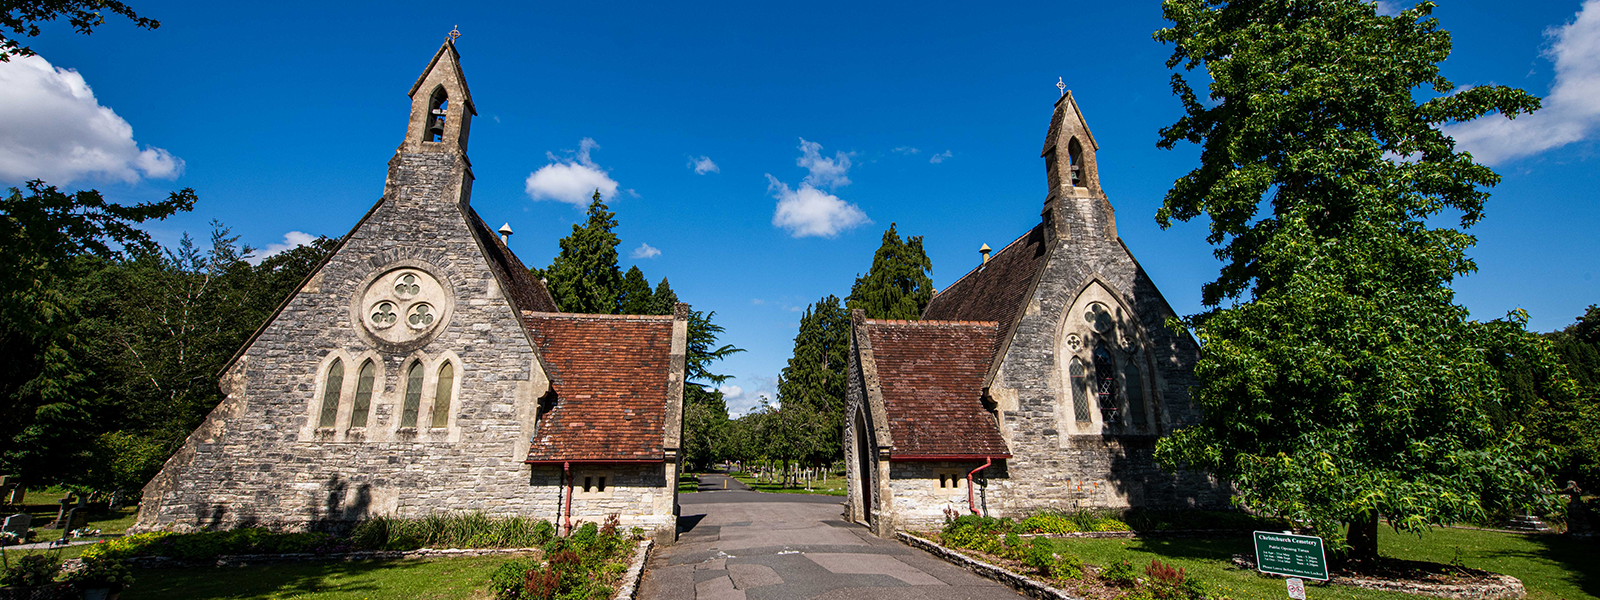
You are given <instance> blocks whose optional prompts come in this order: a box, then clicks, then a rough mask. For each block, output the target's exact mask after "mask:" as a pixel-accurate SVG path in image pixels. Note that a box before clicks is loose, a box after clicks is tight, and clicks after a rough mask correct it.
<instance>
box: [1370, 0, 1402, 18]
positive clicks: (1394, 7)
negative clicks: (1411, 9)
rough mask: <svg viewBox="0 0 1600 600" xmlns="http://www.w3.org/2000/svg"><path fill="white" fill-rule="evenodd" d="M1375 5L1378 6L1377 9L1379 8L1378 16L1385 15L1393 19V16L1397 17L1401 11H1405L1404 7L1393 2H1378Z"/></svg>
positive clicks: (1382, 0)
mask: <svg viewBox="0 0 1600 600" xmlns="http://www.w3.org/2000/svg"><path fill="white" fill-rule="evenodd" d="M1374 4H1376V5H1377V7H1378V14H1380V15H1383V16H1385V17H1393V16H1396V15H1399V14H1400V11H1403V10H1405V7H1403V6H1401V5H1399V4H1395V3H1393V2H1386V1H1385V0H1378V1H1377V2H1375V3H1374Z"/></svg>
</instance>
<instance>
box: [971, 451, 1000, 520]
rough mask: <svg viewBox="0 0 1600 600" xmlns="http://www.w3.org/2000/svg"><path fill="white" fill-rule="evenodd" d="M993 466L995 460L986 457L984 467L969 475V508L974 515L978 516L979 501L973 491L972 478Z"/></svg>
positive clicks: (974, 470)
mask: <svg viewBox="0 0 1600 600" xmlns="http://www.w3.org/2000/svg"><path fill="white" fill-rule="evenodd" d="M992 464H994V458H993V457H990V456H985V457H983V466H981V467H978V468H976V469H973V470H972V471H971V472H969V473H967V508H968V509H971V510H972V514H978V501H977V498H976V496H975V495H974V494H973V491H972V476H973V475H975V474H977V472H978V471H982V470H984V469H987V468H989V465H992Z"/></svg>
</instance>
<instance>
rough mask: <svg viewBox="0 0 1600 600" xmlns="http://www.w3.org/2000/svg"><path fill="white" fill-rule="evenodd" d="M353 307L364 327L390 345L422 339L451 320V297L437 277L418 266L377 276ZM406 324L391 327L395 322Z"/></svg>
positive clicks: (425, 338)
mask: <svg viewBox="0 0 1600 600" xmlns="http://www.w3.org/2000/svg"><path fill="white" fill-rule="evenodd" d="M358 303H359V304H357V305H356V306H355V307H354V308H355V309H357V310H360V311H361V312H360V313H358V314H360V315H361V316H362V317H363V318H362V319H361V320H362V321H363V322H364V324H365V325H366V329H367V331H368V332H370V333H371V334H372V335H373V336H374V337H377V338H378V339H379V340H381V341H384V342H388V343H391V344H412V343H419V342H425V341H426V340H427V339H429V338H430V336H431V335H432V334H433V333H435V332H436V331H438V330H439V329H440V327H439V325H440V324H441V323H444V322H447V321H449V319H450V307H451V297H450V293H449V290H448V288H446V287H445V286H444V285H443V284H442V283H441V282H440V281H439V280H438V279H437V278H435V277H434V276H433V275H432V274H429V273H428V272H427V271H423V270H421V269H417V268H400V269H395V270H393V271H389V272H387V273H384V274H383V275H380V276H378V277H377V278H376V279H374V280H373V281H372V282H371V283H369V284H368V285H367V290H366V292H365V293H364V294H363V295H362V296H361V298H360V300H358ZM402 322H403V323H405V325H406V326H405V327H393V325H395V324H396V323H402Z"/></svg>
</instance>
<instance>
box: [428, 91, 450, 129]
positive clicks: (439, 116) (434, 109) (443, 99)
mask: <svg viewBox="0 0 1600 600" xmlns="http://www.w3.org/2000/svg"><path fill="white" fill-rule="evenodd" d="M449 114H450V95H449V94H447V93H445V91H444V86H440V87H438V88H435V89H434V90H433V97H432V98H430V99H428V118H427V123H428V126H427V127H425V128H424V129H423V133H422V141H424V142H442V141H444V121H445V117H446V116H448V115H449Z"/></svg>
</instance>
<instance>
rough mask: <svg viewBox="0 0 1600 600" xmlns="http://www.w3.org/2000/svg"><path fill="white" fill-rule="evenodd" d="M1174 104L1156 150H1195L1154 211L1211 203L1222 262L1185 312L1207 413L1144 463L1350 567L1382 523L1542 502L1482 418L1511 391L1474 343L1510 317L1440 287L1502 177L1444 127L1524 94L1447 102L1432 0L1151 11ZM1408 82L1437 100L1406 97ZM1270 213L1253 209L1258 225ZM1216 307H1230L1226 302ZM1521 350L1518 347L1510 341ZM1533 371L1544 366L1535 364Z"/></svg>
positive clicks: (1526, 105)
mask: <svg viewBox="0 0 1600 600" xmlns="http://www.w3.org/2000/svg"><path fill="white" fill-rule="evenodd" d="M1162 6H1163V11H1164V14H1165V16H1166V18H1167V19H1168V20H1170V21H1171V22H1172V26H1171V27H1168V28H1165V29H1162V30H1160V31H1158V32H1156V33H1155V39H1157V40H1158V41H1161V42H1164V43H1168V44H1172V45H1173V46H1174V51H1173V54H1172V57H1171V58H1170V59H1169V61H1168V66H1169V67H1179V66H1181V67H1183V69H1184V70H1185V71H1193V70H1195V69H1203V70H1204V74H1205V75H1206V76H1209V78H1210V79H1211V81H1212V83H1211V85H1210V90H1209V95H1208V98H1209V100H1208V101H1204V102H1203V101H1202V100H1201V99H1200V98H1199V96H1198V95H1197V94H1196V93H1195V91H1194V90H1193V89H1192V88H1191V87H1190V85H1189V83H1188V81H1187V80H1186V79H1185V76H1184V75H1183V74H1182V73H1178V74H1174V75H1173V77H1172V87H1173V91H1174V93H1175V94H1176V95H1177V96H1178V97H1179V98H1180V100H1181V101H1182V103H1183V106H1184V109H1185V114H1184V116H1183V117H1182V118H1180V119H1179V120H1178V121H1177V122H1176V123H1175V124H1174V125H1172V126H1170V127H1168V128H1166V129H1163V130H1162V132H1161V136H1162V139H1161V142H1160V146H1161V147H1163V148H1172V147H1174V146H1175V145H1177V144H1178V143H1180V142H1184V141H1187V142H1191V143H1196V144H1201V146H1202V153H1201V160H1200V163H1201V164H1200V166H1199V167H1197V168H1195V169H1194V170H1193V171H1190V172H1189V173H1188V174H1187V175H1185V176H1183V177H1182V178H1180V179H1178V180H1177V181H1176V182H1175V183H1174V186H1173V188H1172V190H1171V191H1170V192H1168V194H1167V196H1166V198H1165V201H1164V203H1163V205H1162V207H1161V209H1160V210H1159V211H1158V213H1157V220H1158V221H1159V222H1160V223H1161V225H1162V226H1163V227H1166V226H1169V225H1170V224H1171V221H1172V220H1173V219H1177V220H1189V219H1192V218H1195V217H1199V216H1202V215H1204V216H1205V217H1207V218H1208V219H1209V221H1210V237H1209V238H1208V239H1209V241H1210V242H1211V243H1212V244H1214V245H1217V246H1218V249H1217V251H1216V255H1217V257H1218V258H1219V259H1220V260H1222V261H1223V263H1224V264H1223V267H1222V271H1221V274H1220V276H1219V277H1218V278H1217V279H1216V280H1215V281H1213V282H1211V283H1208V284H1206V285H1205V286H1204V287H1203V288H1202V300H1203V302H1204V303H1205V305H1206V306H1208V307H1210V310H1209V311H1208V312H1205V313H1202V314H1200V315H1197V316H1194V317H1192V318H1190V319H1189V321H1188V325H1189V326H1191V327H1192V328H1193V330H1194V332H1195V333H1196V335H1197V336H1198V337H1199V339H1200V341H1201V356H1200V361H1199V363H1198V364H1197V365H1196V369H1195V372H1196V376H1197V377H1198V379H1199V381H1200V385H1199V386H1198V387H1196V388H1194V398H1195V401H1196V402H1197V404H1198V405H1199V406H1200V407H1201V408H1202V409H1203V410H1204V418H1203V420H1202V422H1201V423H1200V424H1199V425H1197V426H1194V427H1190V428H1188V429H1184V430H1181V431H1178V432H1176V433H1175V434H1174V435H1172V436H1170V437H1168V438H1166V439H1163V440H1162V441H1161V443H1160V444H1159V446H1158V455H1159V458H1160V459H1161V460H1162V461H1163V462H1164V463H1165V464H1167V465H1169V466H1179V465H1188V466H1191V467H1196V468H1200V469H1204V470H1207V471H1210V472H1212V473H1214V474H1216V475H1218V476H1220V477H1222V478H1224V479H1227V480H1230V481H1231V482H1232V483H1233V484H1234V485H1236V486H1237V488H1238V490H1239V495H1238V497H1237V500H1238V501H1239V502H1241V503H1243V504H1245V505H1247V506H1249V507H1251V508H1252V509H1255V510H1259V511H1264V512H1267V513H1271V514H1275V515H1279V516H1284V517H1289V518H1293V519H1296V520H1298V521H1302V522H1305V523H1307V524H1309V525H1311V526H1313V527H1315V528H1317V529H1319V530H1321V531H1323V532H1324V534H1325V535H1328V536H1329V537H1332V538H1334V540H1333V541H1334V542H1335V543H1336V544H1338V543H1340V542H1341V537H1342V536H1339V535H1338V533H1337V529H1336V527H1335V526H1336V525H1338V524H1341V523H1346V524H1351V528H1350V533H1351V538H1350V543H1351V545H1352V546H1353V547H1354V555H1355V556H1375V555H1376V537H1375V532H1376V529H1375V528H1376V525H1377V519H1378V516H1379V515H1382V516H1383V517H1385V518H1387V519H1388V520H1389V522H1390V523H1392V524H1393V525H1394V526H1395V527H1397V528H1399V529H1401V530H1405V531H1418V530H1421V529H1424V528H1426V527H1428V526H1430V525H1434V524H1441V523H1452V522H1461V521H1472V520H1477V519H1480V518H1482V517H1483V516H1484V515H1485V514H1486V512H1487V511H1490V510H1493V509H1494V508H1495V507H1496V506H1517V507H1521V506H1528V505H1530V504H1533V503H1535V502H1537V501H1539V500H1540V498H1542V496H1541V494H1540V488H1541V485H1543V484H1544V483H1545V478H1544V476H1543V474H1542V473H1541V471H1540V465H1541V464H1542V462H1541V461H1540V460H1535V458H1536V457H1535V453H1534V452H1533V451H1532V450H1531V449H1530V448H1529V447H1528V446H1527V445H1526V440H1525V439H1524V436H1523V435H1522V434H1521V432H1520V431H1519V430H1518V429H1516V428H1512V429H1510V430H1499V429H1497V428H1495V427H1494V426H1493V421H1492V420H1491V419H1490V417H1489V412H1490V410H1491V407H1493V406H1496V405H1499V404H1501V403H1502V402H1503V400H1504V392H1503V388H1502V386H1501V385H1500V381H1499V378H1498V376H1497V374H1496V371H1495V370H1494V369H1493V368H1492V367H1491V366H1490V364H1489V362H1488V357H1487V354H1488V353H1487V351H1486V348H1488V347H1490V346H1492V345H1494V344H1496V343H1503V342H1505V341H1506V340H1507V339H1508V336H1509V337H1511V338H1515V337H1516V336H1517V335H1520V334H1517V332H1519V331H1520V330H1521V320H1520V319H1521V317H1520V316H1519V315H1513V318H1512V319H1511V320H1509V321H1506V322H1503V323H1501V324H1498V325H1496V324H1481V323H1476V322H1471V321H1468V320H1467V312H1466V310H1465V309H1463V308H1461V307H1459V306H1457V305H1455V304H1454V302H1453V295H1452V292H1451V290H1450V287H1449V284H1450V282H1451V281H1452V280H1453V278H1454V277H1456V276H1458V275H1462V274H1465V273H1469V272H1471V271H1472V270H1473V268H1474V267H1473V264H1472V261H1471V260H1469V259H1468V258H1467V256H1466V250H1467V249H1468V248H1469V247H1471V246H1472V244H1473V243H1474V241H1475V240H1474V238H1472V237H1471V236H1469V235H1467V234H1465V233H1463V232H1462V231H1460V230H1458V229H1456V228H1451V227H1441V228H1430V227H1429V226H1428V222H1427V221H1428V219H1429V218H1430V217H1433V216H1435V215H1438V214H1439V213H1440V212H1441V211H1446V210H1449V211H1452V212H1453V213H1459V214H1460V216H1461V220H1460V226H1461V228H1466V227H1469V226H1471V225H1473V224H1474V223H1476V222H1477V221H1478V220H1479V219H1480V218H1481V217H1482V215H1483V210H1484V202H1485V201H1486V200H1487V199H1488V197H1489V193H1488V191H1487V189H1486V188H1488V187H1491V186H1493V185H1494V184H1495V183H1497V182H1498V180H1499V178H1498V176H1497V175H1495V173H1494V172H1493V171H1491V170H1490V169H1488V168H1487V167H1484V166H1482V165H1478V164H1476V163H1474V162H1473V161H1472V157H1471V156H1470V155H1469V154H1467V153H1464V152H1459V151H1457V150H1456V148H1455V147H1454V141H1453V140H1451V139H1450V138H1449V137H1448V136H1446V135H1445V134H1444V133H1443V132H1442V131H1441V130H1440V127H1441V126H1442V125H1444V124H1447V123H1450V122H1454V121H1462V120H1468V119H1472V118H1475V117H1478V116H1481V115H1484V114H1488V113H1491V112H1496V111H1498V112H1500V113H1502V114H1506V115H1508V116H1515V115H1517V114H1520V113H1526V112H1530V111H1532V110H1534V109H1536V108H1537V107H1538V100H1537V99H1536V98H1534V97H1531V96H1529V95H1528V94H1526V93H1525V92H1522V91H1521V90H1516V89H1512V88H1507V87H1501V86H1483V87H1476V88H1471V89H1467V90H1463V91H1459V92H1455V93H1451V92H1453V91H1454V90H1455V87H1454V85H1452V84H1451V83H1450V82H1449V81H1447V80H1446V79H1445V78H1444V77H1443V76H1442V75H1440V73H1439V67H1438V64H1439V63H1440V62H1441V61H1443V60H1444V59H1445V57H1446V56H1448V55H1449V52H1450V36H1449V34H1448V33H1447V32H1445V31H1443V30H1442V29H1440V28H1439V24H1438V22H1437V21H1436V20H1435V19H1433V18H1431V17H1430V12H1431V10H1432V7H1433V5H1432V4H1431V3H1428V2H1423V3H1421V4H1418V5H1417V7H1416V8H1414V9H1412V10H1408V11H1405V12H1403V13H1401V14H1400V15H1399V16H1396V17H1386V16H1380V15H1377V14H1375V11H1374V6H1373V5H1372V4H1371V3H1368V2H1362V1H1359V0H1328V1H1318V2H1299V1H1290V0H1263V1H1251V2H1229V1H1226V0H1166V2H1164V3H1163V5H1162ZM1418 88H1424V89H1426V90H1431V91H1432V92H1435V93H1437V94H1439V96H1437V97H1434V98H1432V99H1429V100H1426V101H1422V102H1417V101H1416V100H1414V97H1413V92H1414V91H1416V90H1417V89H1418ZM1263 212H1264V213H1265V214H1263ZM1225 303H1226V304H1225ZM1511 341H1512V342H1516V340H1515V339H1512V340H1511ZM1541 360H1542V359H1541Z"/></svg>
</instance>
